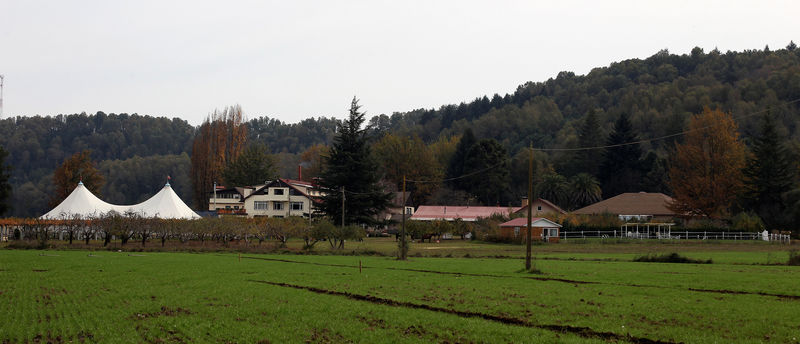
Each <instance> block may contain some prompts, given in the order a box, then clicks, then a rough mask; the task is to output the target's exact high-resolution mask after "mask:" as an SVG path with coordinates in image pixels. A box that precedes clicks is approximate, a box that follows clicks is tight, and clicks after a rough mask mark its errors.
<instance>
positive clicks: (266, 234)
mask: <svg viewBox="0 0 800 344" xmlns="http://www.w3.org/2000/svg"><path fill="white" fill-rule="evenodd" d="M14 222H16V223H17V225H16V226H13V227H14V230H15V232H14V233H13V234H12V237H14V238H17V239H35V240H38V241H39V242H40V243H41V244H42V245H45V244H46V243H47V241H48V240H53V239H63V240H65V241H68V242H69V244H72V243H73V241H75V240H81V241H84V243H85V244H86V245H89V244H90V242H91V241H92V240H99V241H101V242H102V245H103V246H107V245H109V243H111V241H112V240H119V242H120V245H121V246H125V245H126V244H128V243H129V242H130V241H132V240H138V241H140V243H141V245H142V247H144V246H146V245H147V243H148V242H149V241H153V240H158V241H160V243H161V246H162V247H163V246H165V245H166V242H167V241H178V242H180V243H181V244H186V243H188V242H190V241H200V242H202V243H205V242H206V241H215V242H218V243H220V244H222V245H224V246H227V245H229V244H230V243H231V242H232V241H237V242H241V241H243V242H244V243H245V245H246V246H250V245H261V244H262V243H264V242H265V241H275V242H277V243H278V244H279V246H281V247H284V246H286V243H287V241H288V240H289V239H290V238H299V239H302V240H303V241H304V248H305V249H312V248H313V247H314V246H315V245H316V244H317V243H319V242H322V241H327V242H329V243H330V245H331V248H333V249H341V248H344V243H345V241H347V240H356V239H360V238H362V237H363V236H364V235H365V232H364V229H363V228H361V227H357V226H345V227H336V226H334V225H333V224H332V223H331V222H330V221H328V220H327V219H325V218H319V219H315V220H314V221H313V222H311V221H309V220H308V219H303V218H300V217H289V218H266V217H260V218H250V219H248V218H242V217H220V218H202V219H198V220H182V219H159V218H151V217H143V216H141V215H139V214H137V213H134V212H127V213H117V212H113V211H112V212H109V213H106V214H103V215H101V216H97V217H95V218H93V219H91V220H85V219H82V218H80V217H79V216H72V217H67V216H65V217H62V218H61V219H58V220H43V219H38V218H34V219H17V220H16V221H14Z"/></svg>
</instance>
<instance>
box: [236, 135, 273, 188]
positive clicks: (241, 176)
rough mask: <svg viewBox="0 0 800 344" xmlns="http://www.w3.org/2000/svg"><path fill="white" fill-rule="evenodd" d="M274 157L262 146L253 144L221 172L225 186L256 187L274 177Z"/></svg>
mask: <svg viewBox="0 0 800 344" xmlns="http://www.w3.org/2000/svg"><path fill="white" fill-rule="evenodd" d="M275 165H276V162H275V157H273V156H272V155H271V154H269V149H267V146H266V145H263V144H253V145H251V146H250V147H247V149H245V151H244V152H242V154H239V156H238V157H236V158H234V159H233V161H231V162H230V163H229V164H228V166H226V167H225V169H224V170H222V179H223V180H224V181H225V185H228V186H229V187H230V186H246V185H258V184H261V183H265V182H266V181H267V180H272V179H274V178H275V177H276V175H277V173H276V172H275V170H276V169H275Z"/></svg>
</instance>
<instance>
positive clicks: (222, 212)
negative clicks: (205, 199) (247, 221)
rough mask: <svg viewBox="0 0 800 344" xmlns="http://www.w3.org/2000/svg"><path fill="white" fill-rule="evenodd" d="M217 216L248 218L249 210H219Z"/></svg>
mask: <svg viewBox="0 0 800 344" xmlns="http://www.w3.org/2000/svg"><path fill="white" fill-rule="evenodd" d="M217 215H239V216H247V210H245V209H218V210H217Z"/></svg>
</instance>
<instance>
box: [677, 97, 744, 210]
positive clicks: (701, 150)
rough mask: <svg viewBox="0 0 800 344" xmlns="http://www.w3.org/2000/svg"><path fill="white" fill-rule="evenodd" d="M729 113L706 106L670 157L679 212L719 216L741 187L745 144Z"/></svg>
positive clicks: (692, 121) (727, 208)
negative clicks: (740, 138)
mask: <svg viewBox="0 0 800 344" xmlns="http://www.w3.org/2000/svg"><path fill="white" fill-rule="evenodd" d="M736 130H737V125H736V122H734V120H733V117H731V115H730V114H728V113H724V112H722V111H720V110H711V109H708V108H705V109H704V110H703V113H702V114H698V115H694V116H692V119H691V121H690V122H689V130H688V132H687V133H686V136H685V141H684V143H682V144H677V145H676V146H675V150H674V151H673V152H672V154H671V156H670V163H671V164H670V168H669V178H670V180H669V185H670V187H671V188H672V192H673V199H674V202H673V203H672V204H671V205H669V208H670V209H672V210H673V211H676V212H678V213H681V214H691V215H703V216H708V217H711V218H722V217H725V216H727V215H728V210H729V209H730V207H731V205H732V203H733V202H734V200H735V199H736V197H737V196H738V194H739V193H740V192H741V190H742V187H743V176H742V168H743V167H744V166H745V146H744V144H743V143H742V142H741V141H740V140H739V134H738V132H737V131H736Z"/></svg>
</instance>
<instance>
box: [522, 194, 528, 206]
mask: <svg viewBox="0 0 800 344" xmlns="http://www.w3.org/2000/svg"><path fill="white" fill-rule="evenodd" d="M526 206H528V197H522V206H521V207H523V208H524V207H526Z"/></svg>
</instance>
